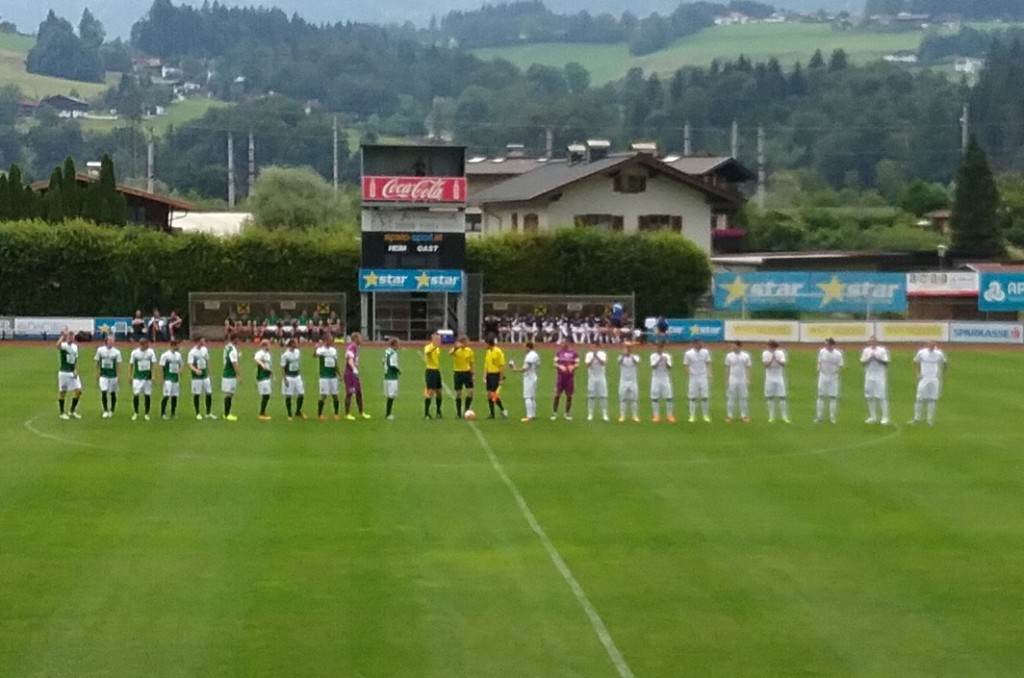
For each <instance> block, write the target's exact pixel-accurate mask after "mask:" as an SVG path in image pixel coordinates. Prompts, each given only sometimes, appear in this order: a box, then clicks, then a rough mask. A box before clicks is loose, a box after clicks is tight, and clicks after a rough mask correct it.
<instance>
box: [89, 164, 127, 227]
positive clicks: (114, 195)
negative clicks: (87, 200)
mask: <svg viewBox="0 0 1024 678" xmlns="http://www.w3.org/2000/svg"><path fill="white" fill-rule="evenodd" d="M96 188H97V189H98V190H99V195H100V201H99V202H100V204H101V205H102V208H101V212H102V219H101V220H102V223H105V224H113V225H115V226H124V225H125V224H127V223H128V203H127V202H126V201H125V199H124V196H123V195H121V194H120V193H119V192H118V190H117V179H116V177H115V175H114V161H113V160H112V159H111V158H110V156H109V155H107V154H106V153H104V154H103V157H102V158H100V179H99V181H98V182H96Z"/></svg>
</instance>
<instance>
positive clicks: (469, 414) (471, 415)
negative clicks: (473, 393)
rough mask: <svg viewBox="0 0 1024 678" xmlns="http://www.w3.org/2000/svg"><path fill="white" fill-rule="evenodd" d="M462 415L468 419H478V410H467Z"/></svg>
mask: <svg viewBox="0 0 1024 678" xmlns="http://www.w3.org/2000/svg"><path fill="white" fill-rule="evenodd" d="M462 416H463V417H465V418H466V419H468V420H469V421H473V420H474V419H476V412H474V411H473V410H466V413H465V414H463V415H462Z"/></svg>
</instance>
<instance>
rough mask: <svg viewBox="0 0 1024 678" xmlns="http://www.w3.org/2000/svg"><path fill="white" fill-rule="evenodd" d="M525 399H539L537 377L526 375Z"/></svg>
mask: <svg viewBox="0 0 1024 678" xmlns="http://www.w3.org/2000/svg"><path fill="white" fill-rule="evenodd" d="M523 399H525V400H536V399H537V377H525V378H524V379H523Z"/></svg>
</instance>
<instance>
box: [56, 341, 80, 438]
mask: <svg viewBox="0 0 1024 678" xmlns="http://www.w3.org/2000/svg"><path fill="white" fill-rule="evenodd" d="M57 349H58V350H59V351H60V371H59V372H57V402H58V404H59V405H60V418H61V419H71V418H72V417H73V418H75V419H81V418H82V415H80V414H79V413H78V401H79V400H80V399H81V398H82V379H81V377H79V376H78V344H77V343H76V342H75V333H74V332H72V331H71V330H69V329H67V328H65V329H64V331H63V332H61V334H60V339H58V340H57ZM68 391H73V392H74V394H75V395H74V396H73V397H72V398H71V412H70V413H67V412H65V411H64V396H65V395H66V394H67V392H68Z"/></svg>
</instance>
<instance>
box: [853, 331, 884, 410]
mask: <svg viewBox="0 0 1024 678" xmlns="http://www.w3.org/2000/svg"><path fill="white" fill-rule="evenodd" d="M860 364H861V365H863V366H864V398H865V400H867V401H868V418H867V421H865V422H864V423H865V424H876V423H881V424H882V426H886V425H888V423H889V349H887V348H886V347H885V346H879V345H878V340H877V339H876V338H875V337H871V338H870V339H869V340H868V345H867V346H865V347H864V350H863V351H862V352H861V354H860ZM879 411H881V415H882V419H881V421H879V419H878V414H879Z"/></svg>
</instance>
